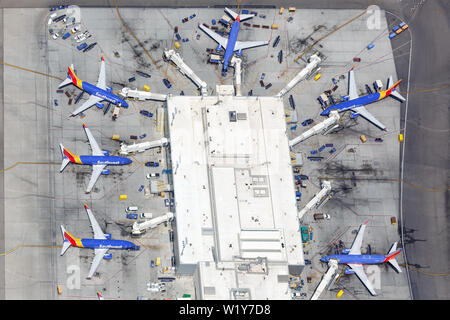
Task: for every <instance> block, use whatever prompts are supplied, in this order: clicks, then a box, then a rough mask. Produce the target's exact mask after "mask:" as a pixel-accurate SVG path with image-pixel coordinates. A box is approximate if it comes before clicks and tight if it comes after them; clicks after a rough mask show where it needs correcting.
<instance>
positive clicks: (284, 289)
mask: <svg viewBox="0 0 450 320" xmlns="http://www.w3.org/2000/svg"><path fill="white" fill-rule="evenodd" d="M216 92H217V94H218V95H216V96H203V97H202V96H171V95H169V96H168V98H167V111H168V119H167V122H168V131H169V135H170V141H171V143H170V148H171V150H170V160H171V162H172V173H173V187H174V199H175V208H176V220H175V224H176V246H175V250H176V253H175V255H176V259H177V260H176V264H177V273H178V274H180V275H193V276H194V282H195V289H196V298H197V299H290V298H291V297H290V291H289V287H288V281H289V274H293V275H298V274H300V273H301V271H302V270H303V267H304V258H303V248H302V242H301V238H300V232H299V223H298V219H297V206H296V199H295V188H294V180H293V176H292V167H291V158H290V151H289V147H288V139H287V135H286V121H285V112H284V107H283V101H282V99H281V98H278V97H257V96H250V97H249V96H234V89H233V86H217V88H216Z"/></svg>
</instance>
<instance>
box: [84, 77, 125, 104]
mask: <svg viewBox="0 0 450 320" xmlns="http://www.w3.org/2000/svg"><path fill="white" fill-rule="evenodd" d="M77 86H78V87H79V88H80V89H82V90H84V91H86V92H87V93H89V94H90V95H93V96H96V97H99V98H101V99H102V100H105V101H108V102H111V103H112V104H115V105H119V104H120V106H121V107H125V108H126V107H128V103H127V102H126V101H124V100H122V99H120V98H119V97H118V96H116V95H115V94H112V93H111V92H108V91H106V90H103V89H100V88H99V87H96V86H94V85H92V84H90V83H89V82H86V81H81V84H79V85H77Z"/></svg>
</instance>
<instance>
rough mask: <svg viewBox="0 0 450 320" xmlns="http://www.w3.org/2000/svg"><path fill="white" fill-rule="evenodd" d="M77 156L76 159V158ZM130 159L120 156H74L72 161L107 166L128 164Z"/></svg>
mask: <svg viewBox="0 0 450 320" xmlns="http://www.w3.org/2000/svg"><path fill="white" fill-rule="evenodd" d="M77 158H78V159H77ZM131 162H132V160H131V159H128V158H122V157H117V156H75V161H74V163H77V164H86V165H90V166H93V165H108V166H114V165H115V166H121V165H125V164H130V163H131Z"/></svg>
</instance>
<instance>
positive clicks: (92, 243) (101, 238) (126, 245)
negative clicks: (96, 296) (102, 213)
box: [61, 204, 140, 279]
mask: <svg viewBox="0 0 450 320" xmlns="http://www.w3.org/2000/svg"><path fill="white" fill-rule="evenodd" d="M84 208H85V210H86V213H87V214H88V217H89V221H90V223H91V227H92V230H93V231H94V239H84V238H75V237H74V236H72V235H71V234H70V233H69V232H68V231H66V229H65V228H64V226H61V233H62V238H63V246H62V250H61V256H62V255H64V253H66V251H67V249H69V248H70V246H74V247H78V248H89V249H94V253H95V256H94V260H93V261H92V265H91V269H90V270H89V274H88V276H87V278H88V279H91V278H92V276H93V275H94V273H95V271H96V270H97V268H98V266H99V265H100V262H101V261H102V259H111V258H112V255H111V254H108V255H107V254H106V252H107V251H108V250H109V249H119V250H125V249H126V250H139V248H140V247H139V246H137V245H135V244H134V243H132V242H130V241H126V240H113V239H111V234H109V233H106V234H105V233H103V231H102V229H101V228H100V226H99V224H98V222H97V220H96V219H95V217H94V215H93V214H92V211H91V209H89V207H88V206H87V205H86V204H85V205H84Z"/></svg>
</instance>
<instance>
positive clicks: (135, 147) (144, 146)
mask: <svg viewBox="0 0 450 320" xmlns="http://www.w3.org/2000/svg"><path fill="white" fill-rule="evenodd" d="M168 143H169V139H167V138H165V137H162V138H161V139H159V140H155V141H146V142H142V143H133V144H125V143H122V145H121V146H120V154H123V155H127V154H130V153H134V152H144V151H145V150H148V149H151V148H156V147H164V146H166V145H167V144H168Z"/></svg>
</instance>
